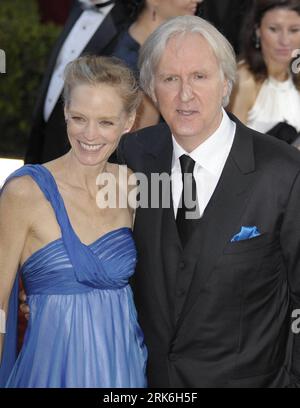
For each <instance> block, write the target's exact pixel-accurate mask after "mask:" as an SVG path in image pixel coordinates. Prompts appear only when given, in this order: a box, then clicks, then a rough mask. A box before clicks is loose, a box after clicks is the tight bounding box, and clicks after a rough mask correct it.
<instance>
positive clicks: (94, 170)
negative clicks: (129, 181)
mask: <svg viewBox="0 0 300 408" xmlns="http://www.w3.org/2000/svg"><path fill="white" fill-rule="evenodd" d="M62 160H63V162H61V163H60V166H59V168H60V169H61V171H62V172H63V174H61V179H63V180H64V181H65V182H66V183H67V184H69V185H70V186H72V187H77V188H80V189H83V190H85V191H88V192H89V195H90V196H91V197H95V196H96V195H97V192H98V190H99V187H98V186H97V184H96V180H97V177H98V176H99V175H100V174H101V173H104V172H106V171H107V167H108V166H109V164H108V163H107V160H105V161H103V162H102V163H100V164H98V165H95V166H87V165H83V164H81V163H80V162H79V161H78V159H77V157H76V156H75V155H74V153H73V152H72V150H70V152H69V153H67V154H66V155H65V156H63V158H62Z"/></svg>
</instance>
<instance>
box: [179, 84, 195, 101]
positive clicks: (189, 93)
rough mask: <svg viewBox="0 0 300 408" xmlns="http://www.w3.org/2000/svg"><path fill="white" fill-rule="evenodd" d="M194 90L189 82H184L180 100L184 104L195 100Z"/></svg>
mask: <svg viewBox="0 0 300 408" xmlns="http://www.w3.org/2000/svg"><path fill="white" fill-rule="evenodd" d="M193 96H194V94H193V88H192V87H191V85H190V84H189V83H188V82H186V81H185V82H182V84H181V89H180V99H181V101H182V102H188V101H190V100H191V99H192V98H193Z"/></svg>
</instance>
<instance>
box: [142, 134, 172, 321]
mask: <svg viewBox="0 0 300 408" xmlns="http://www.w3.org/2000/svg"><path fill="white" fill-rule="evenodd" d="M156 142H157V140H156ZM172 153H173V144H172V138H171V134H170V131H169V130H168V129H167V128H163V129H162V134H161V138H160V139H159V142H158V143H156V144H153V141H150V143H149V145H148V148H146V149H145V153H144V154H143V158H142V161H143V168H144V169H146V170H145V173H146V174H147V176H148V180H149V181H150V180H151V174H152V177H153V174H158V175H160V174H162V173H165V174H167V175H168V176H169V175H170V172H171V164H172ZM148 191H149V198H151V193H152V194H153V190H152V191H151V183H150V182H149V190H148ZM160 191H162V193H163V194H160V195H159V208H152V207H151V205H149V208H148V209H147V210H146V212H145V217H144V218H146V222H147V225H148V226H151V237H149V236H148V239H152V240H153V241H152V242H153V245H154V246H155V247H156V248H157V251H158V253H161V254H162V255H161V258H160V259H158V260H157V261H158V262H159V265H158V266H157V268H156V270H153V271H151V273H152V274H153V278H152V282H153V288H152V289H153V293H154V294H155V293H156V298H157V302H158V304H159V309H160V311H161V312H162V313H163V315H164V318H165V319H166V322H168V324H170V315H172V314H173V311H172V309H171V307H172V302H171V299H170V293H171V290H170V289H171V288H173V285H174V281H173V278H172V274H170V273H168V271H169V270H170V267H169V261H170V258H168V256H167V255H168V249H167V247H166V245H169V244H170V240H173V238H174V235H173V229H174V225H175V230H176V224H175V222H174V215H173V207H172V200H171V206H168V208H162V202H163V200H165V202H166V203H167V202H168V198H169V195H170V197H172V196H171V191H170V189H169V190H168V189H162V190H160ZM170 230H171V236H170ZM167 232H168V235H167V236H166V233H167ZM175 232H176V233H177V231H175ZM179 249H180V247H179ZM154 253H155V251H154ZM161 262H162V264H161ZM171 271H172V268H171Z"/></svg>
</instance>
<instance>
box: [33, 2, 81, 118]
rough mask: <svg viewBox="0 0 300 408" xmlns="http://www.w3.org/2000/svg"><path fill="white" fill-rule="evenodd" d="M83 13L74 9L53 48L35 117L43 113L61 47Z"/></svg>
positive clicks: (77, 6)
mask: <svg viewBox="0 0 300 408" xmlns="http://www.w3.org/2000/svg"><path fill="white" fill-rule="evenodd" d="M81 13H82V9H81V7H80V6H79V5H78V4H77V5H76V6H74V8H73V9H72V11H71V14H70V16H69V18H68V20H67V22H66V24H65V26H64V28H63V30H62V32H61V34H60V36H59V37H58V39H57V41H56V43H55V46H54V48H53V51H52V53H51V56H50V59H49V63H48V66H47V69H46V72H45V75H44V78H43V82H42V85H41V88H40V92H39V97H38V101H37V103H36V108H35V113H34V114H35V115H36V116H37V115H39V112H42V111H43V106H44V101H45V98H46V93H47V91H48V87H49V82H50V79H51V76H52V73H53V70H54V67H55V64H56V60H57V57H58V54H59V52H60V50H61V47H62V45H63V43H64V41H65V39H66V38H67V36H68V35H69V33H70V31H71V29H72V28H73V25H74V24H75V22H76V21H77V20H78V18H79V16H80V14H81Z"/></svg>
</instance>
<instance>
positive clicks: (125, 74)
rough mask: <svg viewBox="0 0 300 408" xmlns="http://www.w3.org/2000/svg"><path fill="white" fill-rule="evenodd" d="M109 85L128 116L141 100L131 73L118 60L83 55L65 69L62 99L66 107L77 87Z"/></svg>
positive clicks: (136, 83)
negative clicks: (118, 95) (115, 92)
mask: <svg viewBox="0 0 300 408" xmlns="http://www.w3.org/2000/svg"><path fill="white" fill-rule="evenodd" d="M82 84H86V85H92V86H98V85H101V84H105V85H110V86H112V87H114V88H116V89H117V90H118V92H119V94H120V97H121V98H122V100H123V102H124V108H125V110H126V112H127V113H128V114H130V113H133V112H134V111H136V109H137V108H138V105H139V103H140V100H141V95H140V90H139V86H138V82H137V80H136V78H135V76H134V74H133V72H132V71H131V70H130V69H129V68H128V67H127V66H126V65H125V64H124V63H123V62H122V61H121V60H119V59H118V58H115V57H99V56H96V55H84V56H82V57H79V58H76V59H75V60H74V61H72V62H70V63H69V64H68V65H67V66H66V68H65V82H64V91H63V98H64V103H65V106H66V107H68V106H69V104H70V100H71V93H72V90H73V88H74V87H75V86H77V85H82Z"/></svg>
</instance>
